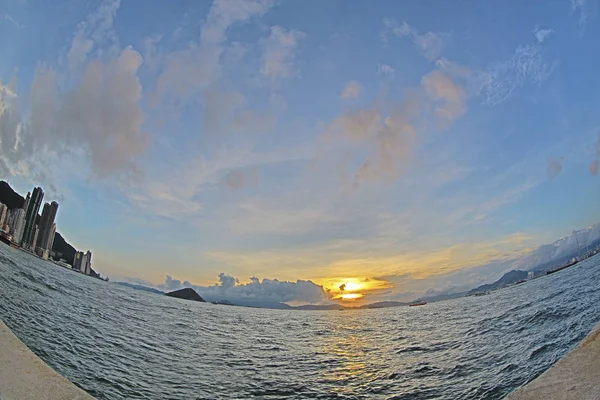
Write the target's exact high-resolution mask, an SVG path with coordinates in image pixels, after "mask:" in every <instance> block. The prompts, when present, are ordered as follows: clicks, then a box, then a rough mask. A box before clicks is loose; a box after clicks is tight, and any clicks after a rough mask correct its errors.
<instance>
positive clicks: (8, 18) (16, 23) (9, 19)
mask: <svg viewBox="0 0 600 400" xmlns="http://www.w3.org/2000/svg"><path fill="white" fill-rule="evenodd" d="M2 18H3V19H4V21H7V22H10V23H11V24H13V26H14V27H15V28H17V29H24V28H25V25H23V24H21V23H20V22H19V21H17V20H16V19H14V18H13V17H12V16H11V15H10V14H6V13H4V16H3V17H2Z"/></svg>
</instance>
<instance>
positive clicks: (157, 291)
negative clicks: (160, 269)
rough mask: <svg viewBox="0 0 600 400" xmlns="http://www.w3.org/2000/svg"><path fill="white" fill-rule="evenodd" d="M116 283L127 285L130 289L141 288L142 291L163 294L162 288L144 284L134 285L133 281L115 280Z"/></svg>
mask: <svg viewBox="0 0 600 400" xmlns="http://www.w3.org/2000/svg"><path fill="white" fill-rule="evenodd" d="M115 283H116V284H117V285H121V286H127V287H129V288H132V289H136V290H141V291H144V292H150V293H156V294H165V292H163V291H162V290H158V289H155V288H152V287H148V286H144V285H136V284H135V283H129V282H115Z"/></svg>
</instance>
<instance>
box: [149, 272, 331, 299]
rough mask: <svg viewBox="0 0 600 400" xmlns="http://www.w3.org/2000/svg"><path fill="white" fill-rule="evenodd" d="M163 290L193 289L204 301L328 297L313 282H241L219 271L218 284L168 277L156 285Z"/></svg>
mask: <svg viewBox="0 0 600 400" xmlns="http://www.w3.org/2000/svg"><path fill="white" fill-rule="evenodd" d="M158 287H159V288H161V289H164V290H169V291H170V290H177V289H181V288H183V287H189V288H192V289H194V290H195V291H196V292H198V294H200V296H202V297H203V298H204V299H205V300H207V301H214V300H229V301H231V302H233V303H234V304H240V305H252V304H259V303H262V304H265V303H313V304H314V303H323V302H326V301H328V300H329V298H328V296H327V295H326V294H325V291H324V290H323V287H322V286H320V285H317V284H315V283H313V282H312V281H305V280H297V281H295V282H290V281H280V280H278V279H263V280H260V279H258V278H256V277H251V278H250V282H248V283H240V281H239V279H238V278H235V277H233V276H231V275H228V274H225V273H220V274H219V283H218V284H214V285H210V286H198V285H194V284H192V283H191V282H188V281H184V282H181V281H180V280H178V279H174V278H172V277H171V276H167V278H166V280H165V283H163V284H160V285H158Z"/></svg>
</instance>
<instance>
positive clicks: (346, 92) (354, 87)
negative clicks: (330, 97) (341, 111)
mask: <svg viewBox="0 0 600 400" xmlns="http://www.w3.org/2000/svg"><path fill="white" fill-rule="evenodd" d="M361 91H362V85H361V84H360V83H359V82H358V81H350V82H348V83H346V85H345V86H344V89H342V93H341V94H340V97H341V98H342V99H343V100H349V99H356V98H358V97H359V96H360V92H361Z"/></svg>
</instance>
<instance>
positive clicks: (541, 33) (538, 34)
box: [533, 29, 554, 43]
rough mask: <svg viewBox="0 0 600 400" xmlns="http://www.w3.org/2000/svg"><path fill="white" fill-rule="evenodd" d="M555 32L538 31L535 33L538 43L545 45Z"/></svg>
mask: <svg viewBox="0 0 600 400" xmlns="http://www.w3.org/2000/svg"><path fill="white" fill-rule="evenodd" d="M553 32H554V30H552V29H536V30H535V31H534V32H533V33H534V34H535V38H536V39H537V41H538V43H543V42H544V40H546V39H547V38H549V37H550V35H551V34H552V33H553Z"/></svg>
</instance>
